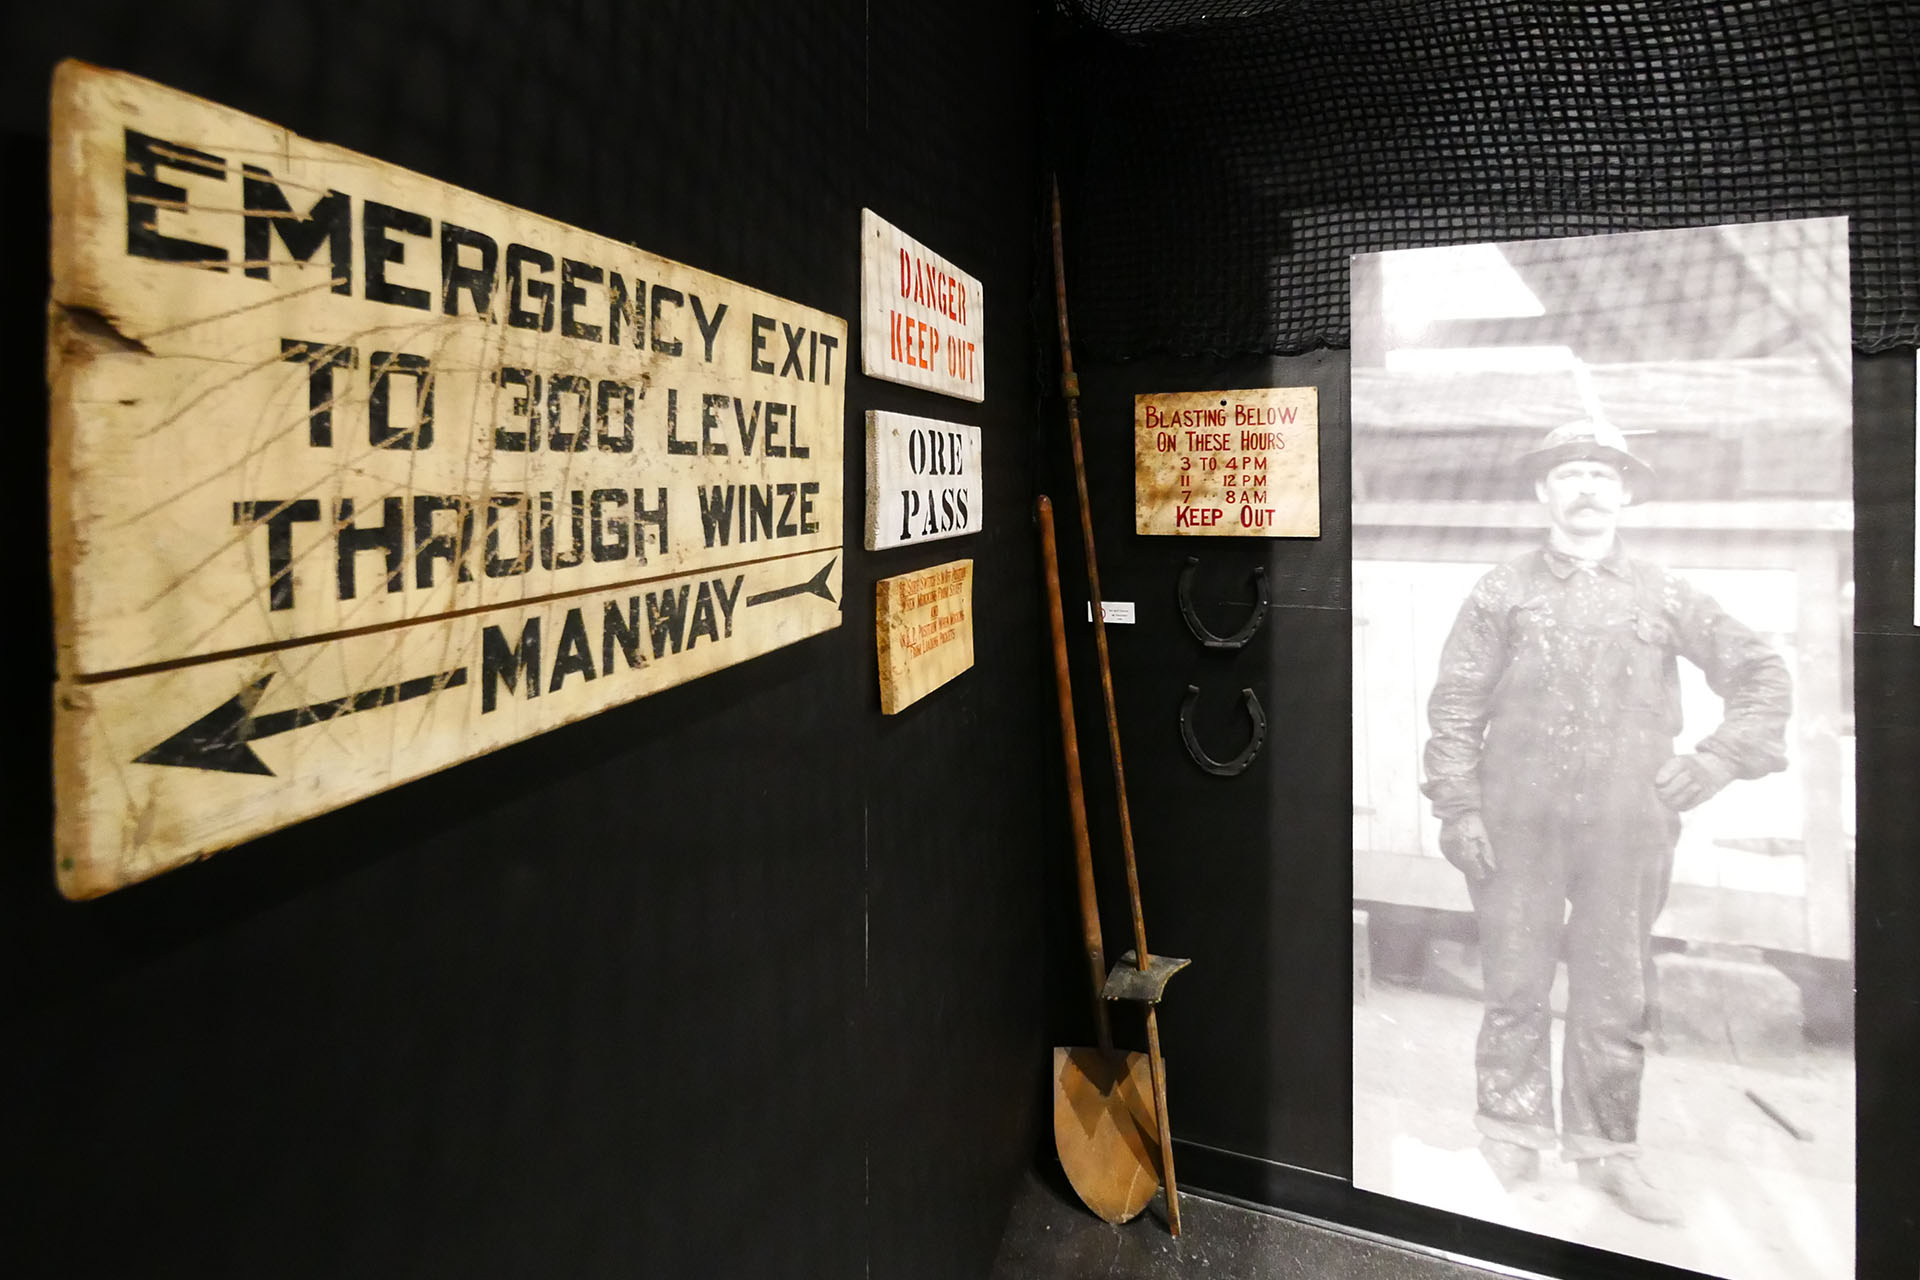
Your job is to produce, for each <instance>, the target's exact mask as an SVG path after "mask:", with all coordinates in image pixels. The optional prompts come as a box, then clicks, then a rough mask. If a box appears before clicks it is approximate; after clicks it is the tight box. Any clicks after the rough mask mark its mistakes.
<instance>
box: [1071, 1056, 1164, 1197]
mask: <svg viewBox="0 0 1920 1280" xmlns="http://www.w3.org/2000/svg"><path fill="white" fill-rule="evenodd" d="M1053 1143H1054V1147H1055V1149H1056V1150H1058V1151H1059V1153H1060V1166H1061V1167H1062V1168H1063V1169H1065V1170H1066V1171H1067V1181H1068V1182H1071V1183H1072V1184H1073V1189H1074V1191H1075V1192H1076V1193H1078V1194H1079V1196H1080V1199H1081V1200H1083V1201H1085V1202H1086V1206H1087V1208H1089V1209H1091V1210H1093V1211H1094V1213H1095V1214H1096V1215H1098V1216H1099V1217H1100V1218H1102V1219H1104V1220H1105V1221H1107V1222H1112V1223H1121V1222H1126V1221H1128V1220H1130V1219H1132V1218H1134V1217H1135V1216H1137V1215H1138V1214H1139V1212H1140V1211H1141V1210H1142V1209H1144V1208H1146V1207H1147V1202H1148V1201H1150V1200H1152V1199H1153V1193H1154V1192H1155V1191H1158V1190H1159V1189H1160V1137H1159V1126H1158V1125H1157V1124H1156V1123H1155V1120H1154V1110H1153V1078H1152V1075H1151V1073H1150V1070H1149V1068H1148V1065H1147V1055H1146V1054H1144V1053H1121V1052H1118V1051H1115V1052H1114V1053H1113V1054H1111V1055H1108V1054H1104V1053H1102V1052H1100V1050H1098V1049H1068V1048H1059V1047H1056V1048H1055V1049H1054V1051H1053Z"/></svg>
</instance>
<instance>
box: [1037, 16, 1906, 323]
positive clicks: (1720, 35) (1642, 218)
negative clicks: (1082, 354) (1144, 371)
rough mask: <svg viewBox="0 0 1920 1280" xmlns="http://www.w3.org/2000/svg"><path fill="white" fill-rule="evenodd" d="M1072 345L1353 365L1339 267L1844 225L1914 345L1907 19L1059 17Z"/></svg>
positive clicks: (1857, 316) (1874, 312)
mask: <svg viewBox="0 0 1920 1280" xmlns="http://www.w3.org/2000/svg"><path fill="white" fill-rule="evenodd" d="M1054 5H1055V9H1054V17H1055V54H1056V59H1055V64H1054V65H1055V66H1056V67H1057V68H1059V75H1058V78H1057V79H1056V81H1055V94H1054V101H1053V118H1054V122H1055V138H1054V144H1055V145H1054V154H1055V156H1056V163H1057V165H1058V167H1059V172H1060V177H1061V183H1062V188H1063V200H1064V201H1065V203H1066V233H1067V239H1068V267H1069V273H1070V274H1069V285H1070V287H1071V289H1072V302H1073V312H1074V314H1073V322H1074V336H1075V339H1076V341H1077V342H1079V343H1083V344H1084V346H1085V348H1086V350H1087V352H1088V353H1089V354H1092V355H1097V356H1103V357H1107V358H1116V359H1125V358H1132V357H1137V356H1144V355H1149V354H1181V355H1199V354H1247V353H1271V354H1282V353H1291V352H1298V351H1303V350H1308V349H1311V348H1313V347H1318V346H1345V345H1347V344H1348V342H1349V339H1350V335H1349V329H1348V297H1347V279H1348V269H1347V259H1348V257H1349V256H1350V255H1352V254H1355V253H1363V252H1369V251H1373V250H1379V249H1397V248H1412V247H1417V246H1427V245H1443V244H1467V243H1473V242H1477V241H1485V240H1513V239H1529V238H1538V237H1546V236H1566V235H1584V234H1592V233H1598V232H1606V231H1629V230H1641V229H1649V228H1657V227H1676V226H1702V225H1709V224H1713V223H1725V222H1751V221H1758V220H1763V219H1774V218H1799V217H1815V216H1828V215H1836V214H1843V215H1846V216H1848V217H1849V218H1850V219H1851V233H1852V234H1851V256H1852V271H1851V276H1852V280H1851V284H1852V305H1853V339H1854V345H1855V346H1856V347H1857V348H1859V349H1860V350H1864V351H1876V350H1882V349H1885V348H1888V347H1892V346H1898V345H1909V344H1913V343H1914V342H1915V340H1916V338H1917V337H1920V34H1916V33H1917V32H1920V0H1879V2H1868V0H1858V2H1855V3H1846V2H1844V0H1723V2H1722V3H1716V4H1678V3H1673V2H1672V0H1614V2H1611V3H1581V4H1576V3H1554V4H1548V3H1533V4H1525V3H1520V4H1515V3H1499V2H1494V0H1445V2H1444V3H1443V2H1441V0H1226V2H1224V3H1207V2H1206V0H1054Z"/></svg>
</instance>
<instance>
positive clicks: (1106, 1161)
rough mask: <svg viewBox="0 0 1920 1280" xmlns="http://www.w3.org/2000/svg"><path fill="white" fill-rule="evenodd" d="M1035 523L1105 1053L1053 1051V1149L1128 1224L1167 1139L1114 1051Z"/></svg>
mask: <svg viewBox="0 0 1920 1280" xmlns="http://www.w3.org/2000/svg"><path fill="white" fill-rule="evenodd" d="M1037 515H1038V518H1039V522H1040V547H1041V551H1042V554H1043V556H1044V558H1045V561H1046V571H1047V620H1048V622H1049V624H1050V625H1051V627H1052V631H1053V677H1054V688H1055V691H1056V692H1057V693H1058V695H1059V701H1060V750H1061V754H1062V755H1063V756H1064V757H1065V764H1066V773H1067V804H1068V813H1069V815H1070V816H1071V818H1072V820H1073V855H1074V868H1075V870H1076V872H1077V873H1078V875H1077V878H1078V881H1079V886H1078V887H1079V897H1080V929H1081V932H1082V934H1083V935H1084V938H1085V941H1086V951H1087V971H1088V976H1089V977H1090V978H1091V979H1092V983H1093V985H1092V993H1093V1024H1094V1028H1095V1033H1096V1035H1098V1037H1099V1040H1100V1047H1099V1048H1098V1049H1086V1048H1078V1049H1074V1048H1063V1047H1059V1046H1056V1047H1055V1048H1054V1051H1053V1144H1054V1147H1055V1149H1056V1150H1058V1151H1059V1153H1060V1167H1061V1168H1063V1169H1065V1170H1066V1171H1067V1181H1069V1182H1071V1183H1072V1184H1073V1189H1074V1190H1075V1191H1076V1192H1078V1193H1079V1196H1080V1198H1081V1199H1082V1200H1084V1201H1085V1202H1086V1205H1087V1208H1089V1209H1091V1210H1093V1211H1094V1213H1096V1214H1098V1215H1099V1216H1100V1217H1102V1218H1104V1219H1106V1220H1107V1221H1108V1222H1114V1223H1119V1222H1126V1221H1128V1220H1130V1219H1132V1218H1133V1217H1135V1216H1136V1215H1137V1214H1139V1212H1140V1211H1141V1210H1142V1209H1144V1208H1146V1207H1147V1203H1148V1202H1149V1201H1150V1200H1152V1199H1153V1193H1154V1192H1155V1191H1156V1190H1158V1189H1159V1187H1160V1168H1159V1162H1160V1139H1159V1135H1158V1133H1157V1127H1156V1125H1155V1123H1154V1110H1153V1101H1152V1099H1153V1097H1154V1093H1153V1084H1152V1076H1151V1072H1150V1069H1149V1067H1148V1064H1147V1058H1146V1055H1145V1054H1140V1053H1122V1052H1118V1051H1116V1050H1115V1049H1114V1047H1113V1031H1112V1028H1111V1025H1110V1024H1109V1022H1108V1020H1107V1002H1106V1000H1105V999H1104V998H1103V995H1102V992H1103V991H1104V989H1105V987H1106V980H1107V956H1106V949H1105V947H1104V945H1103V943H1102V942H1101V938H1100V908H1099V905H1098V903H1097V902H1096V900H1095V896H1094V887H1093V846H1092V844H1091V842H1090V841H1089V840H1088V837H1087V802H1086V796H1085V794H1084V793H1083V792H1082V790H1081V786H1080V738H1079V734H1078V733H1077V732H1075V730H1074V723H1073V679H1072V676H1071V675H1070V674H1069V672H1068V670H1067V620H1066V614H1065V612H1064V610H1063V609H1062V608H1061V605H1060V556H1059V552H1058V550H1057V549H1056V547H1055V543H1054V537H1053V503H1052V502H1051V501H1049V500H1048V499H1047V498H1046V497H1044V496H1043V497H1042V498H1041V499H1040V501H1039V504H1038V511H1037Z"/></svg>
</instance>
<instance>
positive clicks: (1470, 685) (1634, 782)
mask: <svg viewBox="0 0 1920 1280" xmlns="http://www.w3.org/2000/svg"><path fill="white" fill-rule="evenodd" d="M1682 656H1684V657H1685V658H1686V659H1687V660H1688V661H1689V662H1692V663H1693V664H1694V665H1695V666H1697V667H1699V668H1700V670H1701V671H1702V672H1704V673H1705V674H1706V677H1707V684H1708V685H1709V686H1710V687H1711V688H1712V689H1713V691H1714V692H1715V693H1717V694H1719V695H1720V697H1721V699H1722V700H1723V702H1724V703H1725V707H1726V714H1725V717H1724V718H1723V719H1722V720H1721V722H1720V725H1719V727H1718V728H1716V729H1715V730H1714V731H1713V732H1712V733H1710V734H1708V735H1707V736H1706V737H1705V738H1703V739H1702V740H1701V741H1700V742H1699V744H1698V745H1697V747H1696V748H1695V750H1697V751H1700V752H1708V753H1711V754H1713V755H1716V756H1718V757H1720V758H1721V759H1722V760H1724V761H1726V762H1727V763H1728V764H1729V765H1731V766H1732V768H1733V773H1734V776H1736V777H1740V778H1758V777H1761V776H1763V775H1765V774H1769V773H1774V772H1777V771H1778V770H1781V769H1784V768H1786V764H1787V759H1786V744H1785V732H1786V723H1787V716H1788V713H1789V711H1790V709H1791V702H1792V684H1791V681H1790V679H1789V677H1788V675H1787V668H1786V664H1785V663H1784V662H1782V661H1781V659H1780V655H1779V654H1777V653H1775V652H1774V651H1773V650H1772V649H1771V648H1769V647H1768V646H1767V645H1766V643H1765V642H1764V641H1762V640H1761V639H1760V637H1759V636H1757V635H1755V634H1754V632H1753V631H1752V630H1751V629H1749V628H1748V627H1746V626H1745V625H1743V624H1742V623H1740V622H1738V621H1736V620H1735V619H1734V618H1732V617H1730V616H1729V615H1728V614H1727V613H1726V611H1725V610H1723V609H1722V608H1721V607H1720V606H1719V605H1718V604H1717V603H1715V601H1714V600H1713V598H1712V597H1711V596H1708V595H1707V594H1706V593H1704V592H1702V591H1699V590H1697V589H1695V588H1694V587H1693V586H1691V585H1689V584H1688V583H1687V582H1686V581H1685V580H1683V579H1681V578H1679V577H1677V576H1675V575H1674V574H1672V573H1669V572H1667V571H1666V570H1665V569H1662V568H1661V567H1659V566H1658V565H1654V564H1649V563H1647V562H1645V561H1642V560H1635V559H1632V558H1631V557H1629V556H1628V555H1627V554H1626V552H1625V550H1624V549H1623V548H1622V547H1621V546H1620V544H1619V543H1618V542H1616V543H1615V544H1614V549H1613V551H1612V552H1611V553H1610V554H1609V555H1608V556H1607V558H1606V559H1604V560H1602V561H1600V562H1599V563H1598V564H1595V565H1583V564H1582V563H1581V562H1580V561H1577V560H1575V559H1573V558H1572V557H1569V556H1566V555H1564V554H1562V553H1561V552H1559V551H1556V550H1554V549H1553V548H1551V547H1542V548H1540V549H1539V550H1536V551H1532V552H1529V553H1528V554H1526V555H1524V556H1521V557H1520V558H1519V559H1517V560H1513V561H1511V562H1509V563H1507V564H1504V565H1501V566H1499V567H1498V568H1495V569H1492V570H1490V571H1488V573H1487V574H1486V575H1485V576H1484V577H1482V578H1481V579H1480V581H1479V582H1478V583H1477V584H1476V585H1475V586H1474V588H1473V591H1472V593H1471V594H1470V595H1468V597H1467V599H1466V602H1465V603H1464V604H1463V605H1462V606H1461V608H1460V614H1459V616H1458V617H1457V618H1456V619H1455V621H1454V624H1453V630H1452V632H1451V633H1450V634H1449V635H1448V637H1447V642H1446V646H1445V648H1444V649H1443V650H1442V652H1441V656H1440V672H1439V676H1438V678H1437V679H1436V681H1435V682H1434V686H1433V695H1432V697H1431V698H1430V699H1429V700H1428V704H1427V719H1428V723H1429V725H1430V726H1431V728H1432V737H1431V738H1429V739H1428V741H1427V747H1426V760H1425V763H1426V779H1427V780H1426V782H1425V783H1424V784H1423V786H1422V787H1421V790H1422V791H1424V792H1425V793H1426V795H1427V797H1428V798H1429V799H1430V800H1432V801H1433V811H1434V813H1435V814H1436V815H1437V816H1439V817H1440V818H1442V819H1446V818H1451V817H1456V816H1459V815H1461V814H1465V813H1475V812H1481V811H1483V810H1485V811H1487V812H1489V814H1490V815H1492V816H1498V817H1503V818H1506V819H1508V820H1517V821H1530V820H1532V819H1533V818H1536V817H1537V818H1540V819H1545V818H1546V817H1548V816H1549V815H1555V814H1557V815H1565V814H1566V813H1568V812H1573V813H1576V814H1577V813H1578V812H1579V811H1580V810H1581V809H1582V808H1583V807H1584V806H1592V807H1593V814H1594V820H1603V819H1605V817H1606V815H1607V814H1608V813H1609V812H1612V811H1617V810H1618V809H1619V808H1620V807H1621V806H1622V805H1623V804H1625V805H1626V806H1627V807H1629V808H1642V807H1644V805H1643V802H1644V801H1651V800H1652V798H1653V789H1652V776H1653V772H1654V771H1655V770H1657V769H1658V768H1659V767H1660V766H1661V765H1662V764H1663V763H1665V762H1666V761H1667V760H1668V759H1670V758H1671V757H1672V755H1673V740H1674V738H1675V736H1676V735H1677V734H1679V732H1680V730H1681V714H1680V673H1679V668H1678V664H1677V663H1676V661H1675V659H1676V658H1677V657H1682Z"/></svg>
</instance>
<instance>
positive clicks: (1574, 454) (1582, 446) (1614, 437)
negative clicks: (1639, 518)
mask: <svg viewBox="0 0 1920 1280" xmlns="http://www.w3.org/2000/svg"><path fill="white" fill-rule="evenodd" d="M1582 459H1591V460H1593V461H1595V462H1605V463H1608V464H1609V465H1611V466H1615V467H1618V468H1619V469H1620V477H1621V479H1623V480H1625V481H1626V482H1627V489H1628V492H1629V495H1630V496H1629V499H1628V501H1629V502H1644V501H1646V499H1647V496H1648V495H1649V494H1651V493H1652V492H1653V468H1652V467H1650V466H1648V465H1647V464H1646V463H1644V462H1642V461H1641V460H1640V459H1638V458H1636V457H1634V456H1633V453H1632V452H1631V451H1630V450H1629V449H1628V448H1627V438H1626V437H1625V436H1623V435H1621V434H1620V429H1619V428H1618V427H1616V426H1614V425H1613V424H1612V423H1610V422H1603V421H1599V420H1597V419H1594V418H1576V419H1574V420H1573V421H1572V422H1563V423H1561V424H1560V425H1559V426H1557V427H1555V428H1554V429H1553V430H1551V431H1549V432H1547V438H1546V439H1545V440H1543V441H1541V442H1540V447H1539V448H1538V449H1535V450H1533V451H1532V452H1531V453H1528V454H1526V455H1524V456H1522V457H1521V459H1520V465H1521V466H1522V467H1524V468H1525V469H1526V472H1527V474H1528V475H1529V476H1532V477H1533V478H1535V479H1538V478H1540V477H1541V476H1544V475H1545V474H1547V472H1549V471H1551V470H1552V469H1553V468H1555V467H1557V466H1559V465H1560V464H1561V463H1563V462H1575V461H1580V460H1582Z"/></svg>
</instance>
